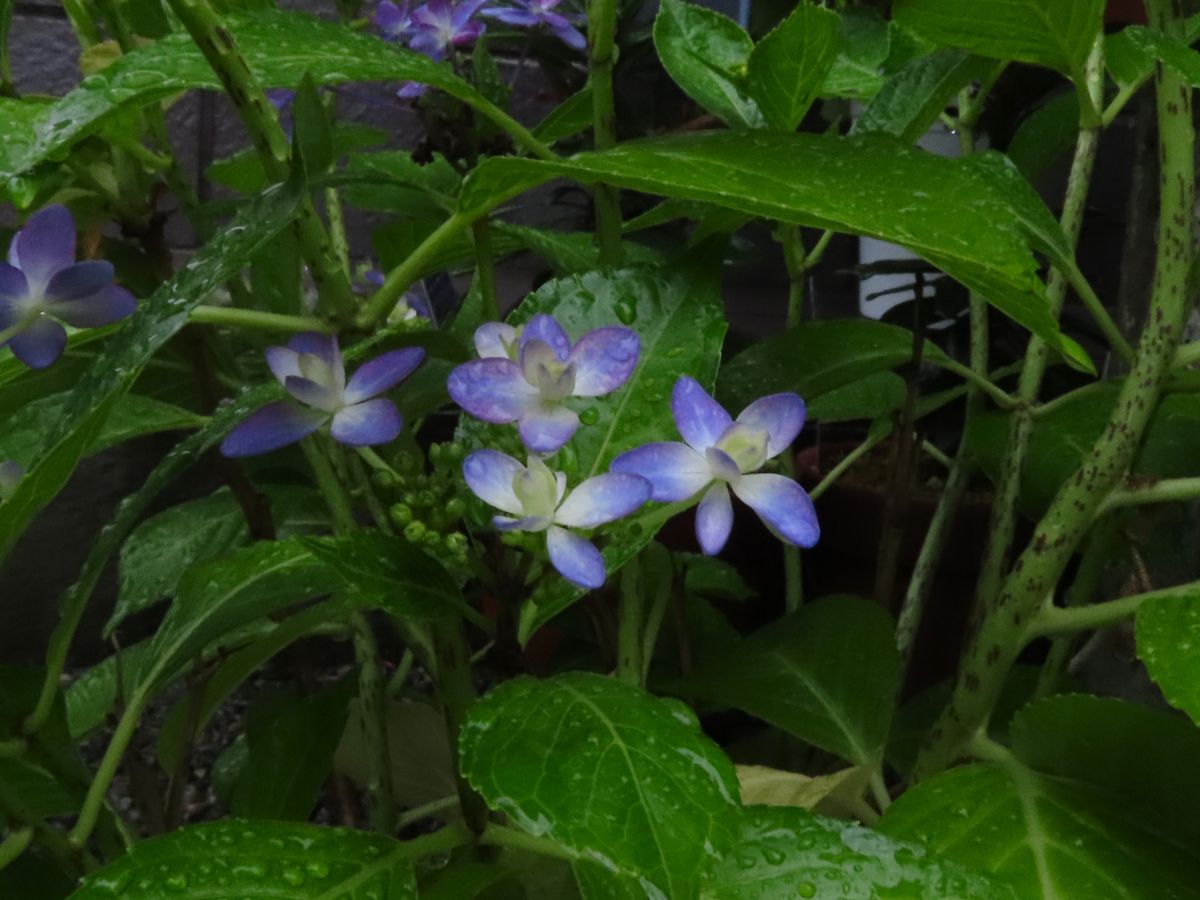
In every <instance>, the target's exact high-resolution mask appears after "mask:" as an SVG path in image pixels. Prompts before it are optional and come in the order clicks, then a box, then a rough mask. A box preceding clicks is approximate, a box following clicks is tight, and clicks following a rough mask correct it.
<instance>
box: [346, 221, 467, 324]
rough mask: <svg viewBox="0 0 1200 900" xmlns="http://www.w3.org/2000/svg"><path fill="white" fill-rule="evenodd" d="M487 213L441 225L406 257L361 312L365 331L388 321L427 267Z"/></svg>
mask: <svg viewBox="0 0 1200 900" xmlns="http://www.w3.org/2000/svg"><path fill="white" fill-rule="evenodd" d="M486 213H487V210H486V209H484V210H479V211H477V212H475V213H474V214H472V215H465V214H463V213H461V212H457V213H455V214H454V215H452V216H451V217H450V218H448V219H447V220H446V221H445V222H443V223H442V224H441V225H439V226H438V227H437V228H436V229H435V230H434V231H433V232H432V233H431V234H430V235H429V237H427V238H425V240H423V241H422V242H421V243H420V245H418V246H417V247H416V249H414V250H413V252H412V253H410V254H409V255H408V256H407V257H406V258H405V260H404V262H402V263H400V265H398V266H396V268H394V269H392V270H391V271H390V272H388V274H387V278H385V279H384V281H383V284H381V285H380V286H379V289H378V290H376V291H375V293H374V294H372V295H371V297H370V298H369V299H368V300H367V304H366V306H365V307H364V308H363V310H362V312H361V313H359V316H358V324H359V325H360V326H362V327H363V328H370V327H371V326H372V325H375V324H376V323H378V322H380V321H382V320H383V319H385V318H387V315H388V313H390V312H391V311H392V309H393V308H394V307H395V305H396V302H397V301H398V300H399V299H400V298H401V297H402V296H403V295H404V292H405V291H407V290H408V289H409V288H410V287H412V286H413V284H414V283H415V282H416V280H417V279H418V278H419V277H420V275H421V273H422V271H424V268H425V266H427V265H428V264H429V262H430V260H432V259H433V258H434V257H435V256H436V255H437V254H438V252H439V251H441V249H442V247H443V246H445V245H446V244H448V243H450V242H451V241H452V240H454V239H455V238H456V237H458V235H459V232H461V231H464V230H466V228H467V227H468V226H470V224H471V223H472V221H474V219H476V218H478V217H479V216H481V215H485V214H486Z"/></svg>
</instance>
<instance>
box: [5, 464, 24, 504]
mask: <svg viewBox="0 0 1200 900" xmlns="http://www.w3.org/2000/svg"><path fill="white" fill-rule="evenodd" d="M24 477H25V467H24V466H23V465H21V464H20V463H19V462H16V461H15V460H12V459H6V460H4V462H0V503H3V502H4V501H5V500H7V499H8V498H9V497H11V496H12V495H13V491H15V490H16V489H17V484H18V483H20V481H21V479H22V478H24Z"/></svg>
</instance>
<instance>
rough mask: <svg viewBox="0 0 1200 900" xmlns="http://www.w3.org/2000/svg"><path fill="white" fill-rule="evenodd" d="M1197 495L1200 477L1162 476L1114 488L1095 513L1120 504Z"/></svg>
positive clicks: (1101, 513) (1182, 498)
mask: <svg viewBox="0 0 1200 900" xmlns="http://www.w3.org/2000/svg"><path fill="white" fill-rule="evenodd" d="M1197 497H1200V478H1164V479H1163V480H1162V481H1155V482H1152V483H1150V484H1144V485H1137V486H1134V487H1119V488H1116V489H1114V490H1113V492H1112V493H1111V494H1109V495H1108V497H1106V498H1105V500H1104V503H1103V504H1102V505H1101V507H1100V509H1099V510H1098V511H1097V515H1098V516H1102V515H1104V514H1105V513H1107V512H1110V511H1112V510H1114V509H1118V508H1120V507H1122V506H1141V505H1143V504H1147V503H1173V502H1176V501H1179V502H1182V501H1184V500H1195V499H1196V498H1197Z"/></svg>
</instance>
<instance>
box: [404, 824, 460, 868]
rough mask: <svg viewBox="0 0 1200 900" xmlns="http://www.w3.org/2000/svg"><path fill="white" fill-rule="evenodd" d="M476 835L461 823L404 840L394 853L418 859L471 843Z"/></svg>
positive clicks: (447, 851)
mask: <svg viewBox="0 0 1200 900" xmlns="http://www.w3.org/2000/svg"><path fill="white" fill-rule="evenodd" d="M473 837H474V835H473V834H472V833H471V830H470V829H469V828H467V827H466V826H465V825H463V824H461V823H455V824H454V825H447V826H446V827H445V828H439V829H438V830H437V831H435V832H433V834H425V835H422V836H421V837H419V838H413V839H412V840H411V841H402V842H401V843H400V844H399V845H398V846H397V847H396V849H395V850H393V851H392V852H393V853H398V854H400V855H401V856H406V857H411V858H413V859H418V858H420V857H422V856H433V855H435V854H444V853H449V852H450V851H451V850H454V849H455V848H457V847H462V846H465V845H466V844H469V843H471V839H472V838H473Z"/></svg>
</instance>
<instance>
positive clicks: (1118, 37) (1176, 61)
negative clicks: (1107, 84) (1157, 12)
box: [1104, 16, 1200, 89]
mask: <svg viewBox="0 0 1200 900" xmlns="http://www.w3.org/2000/svg"><path fill="white" fill-rule="evenodd" d="M1184 31H1185V40H1186V42H1185V41H1181V40H1179V39H1178V38H1174V37H1170V36H1168V35H1165V34H1163V33H1162V32H1161V31H1158V30H1156V29H1153V28H1145V27H1143V26H1141V25H1129V26H1126V27H1125V28H1122V29H1121V30H1120V31H1118V32H1117V33H1115V34H1110V35H1109V36H1108V37H1106V38H1105V39H1104V61H1105V64H1106V65H1107V66H1108V70H1109V73H1110V74H1111V75H1112V77H1113V80H1114V81H1115V82H1116V83H1117V84H1118V85H1119V86H1120V87H1121V88H1123V89H1129V88H1132V87H1134V86H1136V85H1138V84H1140V83H1141V82H1142V81H1144V80H1146V79H1147V78H1149V77H1150V75H1151V74H1152V73H1153V72H1154V64H1155V63H1156V62H1158V61H1159V60H1161V61H1162V62H1163V64H1164V65H1166V66H1168V67H1170V68H1171V69H1174V70H1175V71H1176V72H1178V73H1179V74H1180V75H1182V76H1183V77H1184V78H1186V79H1187V80H1188V81H1189V82H1190V83H1191V84H1192V86H1193V87H1196V86H1197V85H1200V54H1197V53H1196V51H1195V50H1193V49H1192V48H1191V47H1189V46H1188V44H1189V43H1191V42H1192V41H1194V40H1196V39H1197V38H1198V37H1200V16H1192V17H1191V18H1190V19H1188V20H1187V22H1186V24H1185V27H1184Z"/></svg>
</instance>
